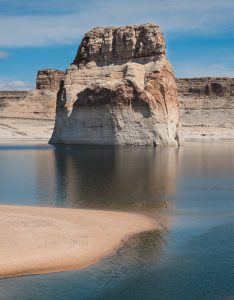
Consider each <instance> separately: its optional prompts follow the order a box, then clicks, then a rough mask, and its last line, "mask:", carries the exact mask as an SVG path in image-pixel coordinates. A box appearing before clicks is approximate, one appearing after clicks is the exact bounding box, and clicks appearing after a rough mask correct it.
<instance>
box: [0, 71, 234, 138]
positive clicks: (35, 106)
mask: <svg viewBox="0 0 234 300" xmlns="http://www.w3.org/2000/svg"><path fill="white" fill-rule="evenodd" d="M61 72H62V71H60V74H62V73H61ZM51 73H57V70H41V71H39V72H38V76H37V82H38V84H37V88H36V89H35V91H0V128H1V130H0V139H1V141H2V140H7V139H19V140H20V139H23V140H32V139H42V140H47V141H48V140H49V139H50V137H51V135H52V131H53V128H54V120H55V107H56V97H57V92H58V88H59V82H60V79H59V78H58V77H57V76H52V77H51V78H50V80H48V78H47V74H51ZM176 83H177V87H178V92H179V101H180V115H181V127H182V132H183V136H184V139H185V141H193V140H194V141H196V140H234V130H233V128H234V78H226V77H218V78H214V77H203V78H177V79H176ZM51 85H52V86H53V87H56V88H54V90H51V89H50V86H51ZM208 87H213V90H212V89H211V90H209V88H208ZM22 110H23V111H22Z"/></svg>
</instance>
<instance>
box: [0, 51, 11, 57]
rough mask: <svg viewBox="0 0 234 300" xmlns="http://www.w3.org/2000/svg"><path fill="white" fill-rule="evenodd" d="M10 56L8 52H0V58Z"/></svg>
mask: <svg viewBox="0 0 234 300" xmlns="http://www.w3.org/2000/svg"><path fill="white" fill-rule="evenodd" d="M9 55H10V52H7V51H0V58H6V57H8V56H9Z"/></svg>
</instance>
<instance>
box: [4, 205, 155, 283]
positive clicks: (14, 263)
mask: <svg viewBox="0 0 234 300" xmlns="http://www.w3.org/2000/svg"><path fill="white" fill-rule="evenodd" d="M155 228H156V224H155V222H154V221H153V220H152V219H150V218H148V217H146V216H143V215H138V214H133V213H126V212H112V211H100V210H86V209H64V208H45V207H28V206H27V207H26V206H5V205H0V245H1V246H0V278H6V277H13V276H20V275H29V274H41V273H50V272H59V271H65V270H73V269H79V268H83V267H86V266H89V265H91V264H94V263H96V262H98V261H99V260H100V259H101V258H103V257H105V256H107V255H109V254H111V253H112V252H113V251H114V250H115V249H116V248H117V247H119V246H120V245H121V243H122V242H123V240H125V239H126V238H127V237H129V236H130V235H133V234H136V233H139V232H142V231H147V230H152V229H155Z"/></svg>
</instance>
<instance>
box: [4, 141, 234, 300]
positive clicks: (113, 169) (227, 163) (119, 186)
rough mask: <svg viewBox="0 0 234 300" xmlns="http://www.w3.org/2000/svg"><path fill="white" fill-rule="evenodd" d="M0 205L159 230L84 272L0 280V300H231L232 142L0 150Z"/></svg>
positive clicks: (233, 279)
mask: <svg viewBox="0 0 234 300" xmlns="http://www.w3.org/2000/svg"><path fill="white" fill-rule="evenodd" d="M0 203H1V204H24V205H40V206H41V205H43V206H59V207H81V208H95V209H96V208H99V209H114V210H126V211H137V212H143V213H147V214H150V215H151V216H152V217H155V218H158V219H160V220H162V222H164V223H163V224H164V230H162V231H161V232H158V231H152V232H148V233H142V234H140V235H137V236H135V237H132V238H131V239H130V240H129V242H128V243H127V244H125V245H124V246H123V247H122V248H121V249H120V250H118V252H117V253H116V254H114V255H112V256H111V257H108V258H106V259H104V260H102V261H101V262H100V263H98V264H96V265H94V266H92V267H89V268H87V269H84V270H79V271H72V272H64V273H58V274H50V275H41V276H28V277H22V278H14V279H7V280H0V299H1V300H11V299H15V300H18V299H20V300H21V299H24V300H29V299H30V300H39V299H40V300H44V299H58V300H60V299H61V300H62V299H71V300H73V299H104V300H105V299H108V300H109V299H159V300H161V299H163V300H167V299H176V300H177V299H178V300H180V299H182V300H183V299H186V300H187V299H209V300H210V299H212V300H213V299H214V300H215V299H222V300H223V299H227V300H229V299H234V218H233V217H234V144H233V143H191V144H187V145H186V146H185V147H183V148H180V149H174V148H169V149H159V148H158V149H156V148H112V147H59V148H54V147H52V146H47V145H41V146H35V145H28V146H20V145H18V146H13V145H2V146H0ZM165 220H167V221H165Z"/></svg>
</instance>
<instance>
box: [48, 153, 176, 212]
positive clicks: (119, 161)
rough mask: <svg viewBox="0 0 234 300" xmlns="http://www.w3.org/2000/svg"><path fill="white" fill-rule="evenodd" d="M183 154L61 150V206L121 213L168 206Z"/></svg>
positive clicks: (57, 157) (58, 170) (58, 164)
mask: <svg viewBox="0 0 234 300" xmlns="http://www.w3.org/2000/svg"><path fill="white" fill-rule="evenodd" d="M179 151H180V150H179V149H174V148H168V149H165V148H154V149H152V148H145V147H143V148H114V147H113V148H112V147H99V148H94V147H93V148H92V147H75V148H72V147H69V148H67V147H66V148H56V149H55V151H54V153H55V165H56V186H57V188H56V192H57V195H56V199H57V204H58V205H65V206H75V207H82V208H86V207H88V208H119V209H131V208H139V209H142V208H151V207H158V206H166V205H167V201H168V200H169V199H170V197H171V196H173V195H174V194H175V191H176V177H177V166H178V152H179Z"/></svg>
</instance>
